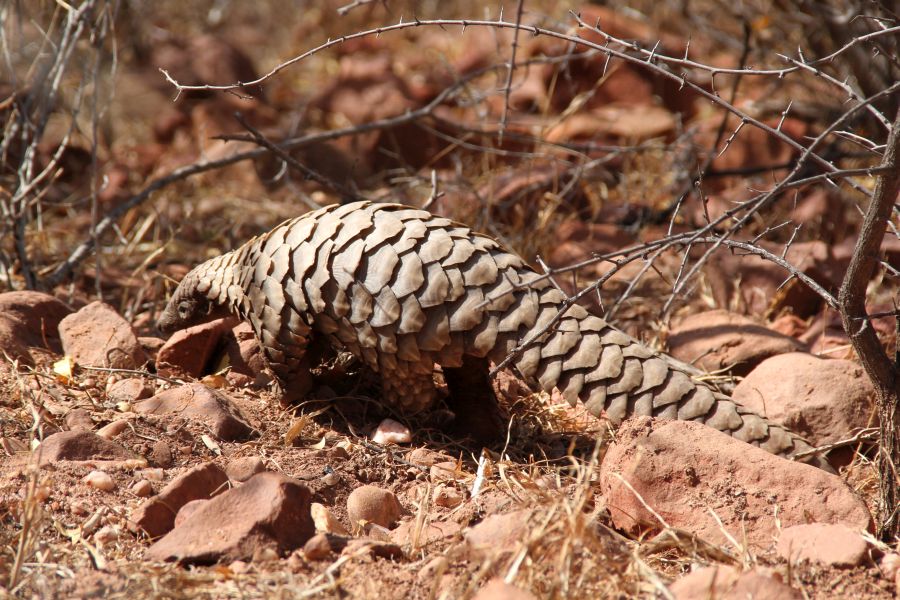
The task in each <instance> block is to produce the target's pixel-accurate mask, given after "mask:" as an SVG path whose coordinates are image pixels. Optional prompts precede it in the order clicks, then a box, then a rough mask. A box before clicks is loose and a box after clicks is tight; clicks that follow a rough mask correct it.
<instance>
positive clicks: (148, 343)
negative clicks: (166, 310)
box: [138, 336, 166, 363]
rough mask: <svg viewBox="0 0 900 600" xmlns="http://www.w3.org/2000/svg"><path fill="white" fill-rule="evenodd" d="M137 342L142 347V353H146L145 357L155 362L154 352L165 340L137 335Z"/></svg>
mask: <svg viewBox="0 0 900 600" xmlns="http://www.w3.org/2000/svg"><path fill="white" fill-rule="evenodd" d="M138 343H139V344H140V345H141V348H143V349H144V353H146V354H147V357H148V358H149V359H150V360H152V361H153V362H154V363H155V362H156V354H157V353H158V352H159V349H160V348H162V347H163V345H164V344H165V343H166V340H164V339H162V338H159V337H153V336H138Z"/></svg>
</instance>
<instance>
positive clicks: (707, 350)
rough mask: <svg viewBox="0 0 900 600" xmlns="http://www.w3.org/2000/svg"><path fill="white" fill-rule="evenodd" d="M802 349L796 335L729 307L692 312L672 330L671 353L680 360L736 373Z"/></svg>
mask: <svg viewBox="0 0 900 600" xmlns="http://www.w3.org/2000/svg"><path fill="white" fill-rule="evenodd" d="M802 349H803V344H801V343H800V342H798V341H797V340H795V339H794V338H790V337H788V336H786V335H782V334H780V333H777V332H775V331H772V330H771V329H769V328H767V327H764V326H763V325H760V324H758V323H757V322H756V321H753V320H752V319H750V318H748V317H744V316H741V315H738V314H735V313H729V312H728V311H725V310H713V311H709V312H704V313H698V314H695V315H691V316H689V317H687V318H686V319H684V320H682V321H681V322H679V323H678V324H677V325H676V326H675V327H673V328H672V331H671V333H670V334H669V353H670V354H671V355H672V356H674V357H675V358H677V359H678V360H680V361H683V362H686V363H690V364H692V365H694V366H696V367H699V368H700V369H703V370H705V371H709V372H714V371H716V372H717V371H722V370H728V371H730V372H731V373H732V374H734V375H746V374H747V373H749V372H750V371H751V370H752V369H753V368H754V367H755V366H756V365H758V364H759V363H761V362H762V361H764V360H765V359H767V358H769V357H770V356H775V355H777V354H784V353H785V352H796V351H798V350H802Z"/></svg>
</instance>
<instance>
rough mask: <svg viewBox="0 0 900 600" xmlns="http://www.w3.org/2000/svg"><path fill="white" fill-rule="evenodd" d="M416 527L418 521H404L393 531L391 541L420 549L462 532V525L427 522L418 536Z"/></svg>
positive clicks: (446, 522) (450, 522) (447, 522)
mask: <svg viewBox="0 0 900 600" xmlns="http://www.w3.org/2000/svg"><path fill="white" fill-rule="evenodd" d="M416 526H417V523H416V519H410V520H408V521H403V522H402V523H400V525H398V526H397V528H396V529H394V530H393V531H391V541H392V542H394V543H395V544H399V545H401V546H406V545H411V546H414V547H416V548H420V547H422V546H427V545H428V544H431V543H432V542H436V541H438V540H443V539H446V538H450V537H453V536H455V535H457V534H459V532H460V531H461V530H462V525H460V524H459V523H454V522H452V521H427V522H426V523H425V524H424V525H422V529H421V530H420V531H419V533H418V535H416Z"/></svg>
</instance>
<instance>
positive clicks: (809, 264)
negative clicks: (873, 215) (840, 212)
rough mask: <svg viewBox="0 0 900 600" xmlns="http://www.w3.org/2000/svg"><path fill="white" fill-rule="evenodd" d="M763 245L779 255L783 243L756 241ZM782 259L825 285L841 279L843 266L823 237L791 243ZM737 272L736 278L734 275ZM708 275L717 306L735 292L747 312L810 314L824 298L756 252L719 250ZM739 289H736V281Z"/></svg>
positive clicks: (828, 285)
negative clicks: (839, 266) (784, 311)
mask: <svg viewBox="0 0 900 600" xmlns="http://www.w3.org/2000/svg"><path fill="white" fill-rule="evenodd" d="M759 245H760V246H761V247H763V248H764V249H766V250H768V251H770V252H772V253H773V254H775V255H776V256H781V253H782V252H783V251H784V246H783V245H781V244H772V243H769V242H759ZM785 260H787V262H789V263H790V264H791V265H793V266H794V267H795V268H796V269H797V270H799V271H800V272H801V273H804V274H806V275H808V276H809V277H811V278H812V279H813V280H815V281H816V282H818V283H819V284H821V285H822V286H823V287H824V288H825V289H829V288H831V287H833V284H835V283H838V282H840V279H841V275H842V271H843V270H842V269H840V268H838V266H837V264H836V260H835V257H834V256H833V254H832V251H831V248H830V247H829V245H828V244H826V243H825V242H822V241H818V240H817V241H812V242H801V243H795V244H791V246H790V248H789V249H788V252H787V255H786V256H785ZM737 274H740V277H739V278H738V277H737V276H736V275H737ZM707 275H708V279H709V282H710V286H711V287H712V292H713V296H714V297H715V298H716V300H717V302H718V304H719V306H729V305H730V304H731V300H732V299H733V298H734V297H735V296H737V298H738V299H739V301H740V303H741V306H740V310H741V312H744V313H746V314H750V315H764V314H766V313H771V314H778V313H779V312H780V311H781V310H783V309H785V308H787V309H789V310H790V311H791V312H792V313H793V314H795V315H797V316H798V317H801V318H806V317H810V316H812V315H814V314H816V313H817V312H819V310H820V308H821V307H822V305H823V302H824V301H823V300H822V299H821V298H820V297H819V296H818V294H816V293H815V292H814V291H812V290H811V289H810V288H809V287H807V286H806V285H805V284H804V283H802V282H800V281H799V280H797V279H793V280H791V281H788V282H787V283H785V282H786V280H787V279H788V277H789V276H790V275H789V273H788V272H787V271H785V270H784V269H783V268H781V267H780V266H778V265H776V264H775V263H773V262H771V261H768V260H765V259H763V258H760V257H758V256H755V255H747V254H741V253H731V252H719V253H717V254H715V255H714V256H713V260H711V261H710V262H709V263H708V267H707ZM737 283H739V284H740V288H739V290H738V292H739V293H737V294H736V293H735V292H736V290H735V286H736V284H737Z"/></svg>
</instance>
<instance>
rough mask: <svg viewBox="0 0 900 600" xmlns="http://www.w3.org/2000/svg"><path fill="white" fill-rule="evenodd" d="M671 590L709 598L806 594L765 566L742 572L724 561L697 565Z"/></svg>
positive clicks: (768, 599)
mask: <svg viewBox="0 0 900 600" xmlns="http://www.w3.org/2000/svg"><path fill="white" fill-rule="evenodd" d="M669 590H670V591H671V592H672V594H673V595H674V596H675V598H676V600H709V599H710V598H721V599H723V600H727V599H730V598H734V599H735V600H737V599H739V598H740V599H744V598H758V599H760V600H762V599H765V600H795V599H797V600H799V599H800V598H802V596H801V595H800V593H799V592H797V591H795V590H794V589H792V588H791V587H790V586H788V585H786V584H784V583H783V582H781V581H780V580H779V579H776V578H775V577H773V576H770V575H768V574H766V573H765V572H764V571H762V570H761V569H754V570H751V571H747V572H746V573H741V572H739V571H737V570H736V569H734V568H732V567H726V566H724V565H715V566H711V567H703V568H701V569H697V570H696V571H693V572H692V573H689V574H687V575H685V576H684V577H682V578H681V579H679V580H678V581H676V582H675V583H673V584H672V585H671V586H670V587H669Z"/></svg>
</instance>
